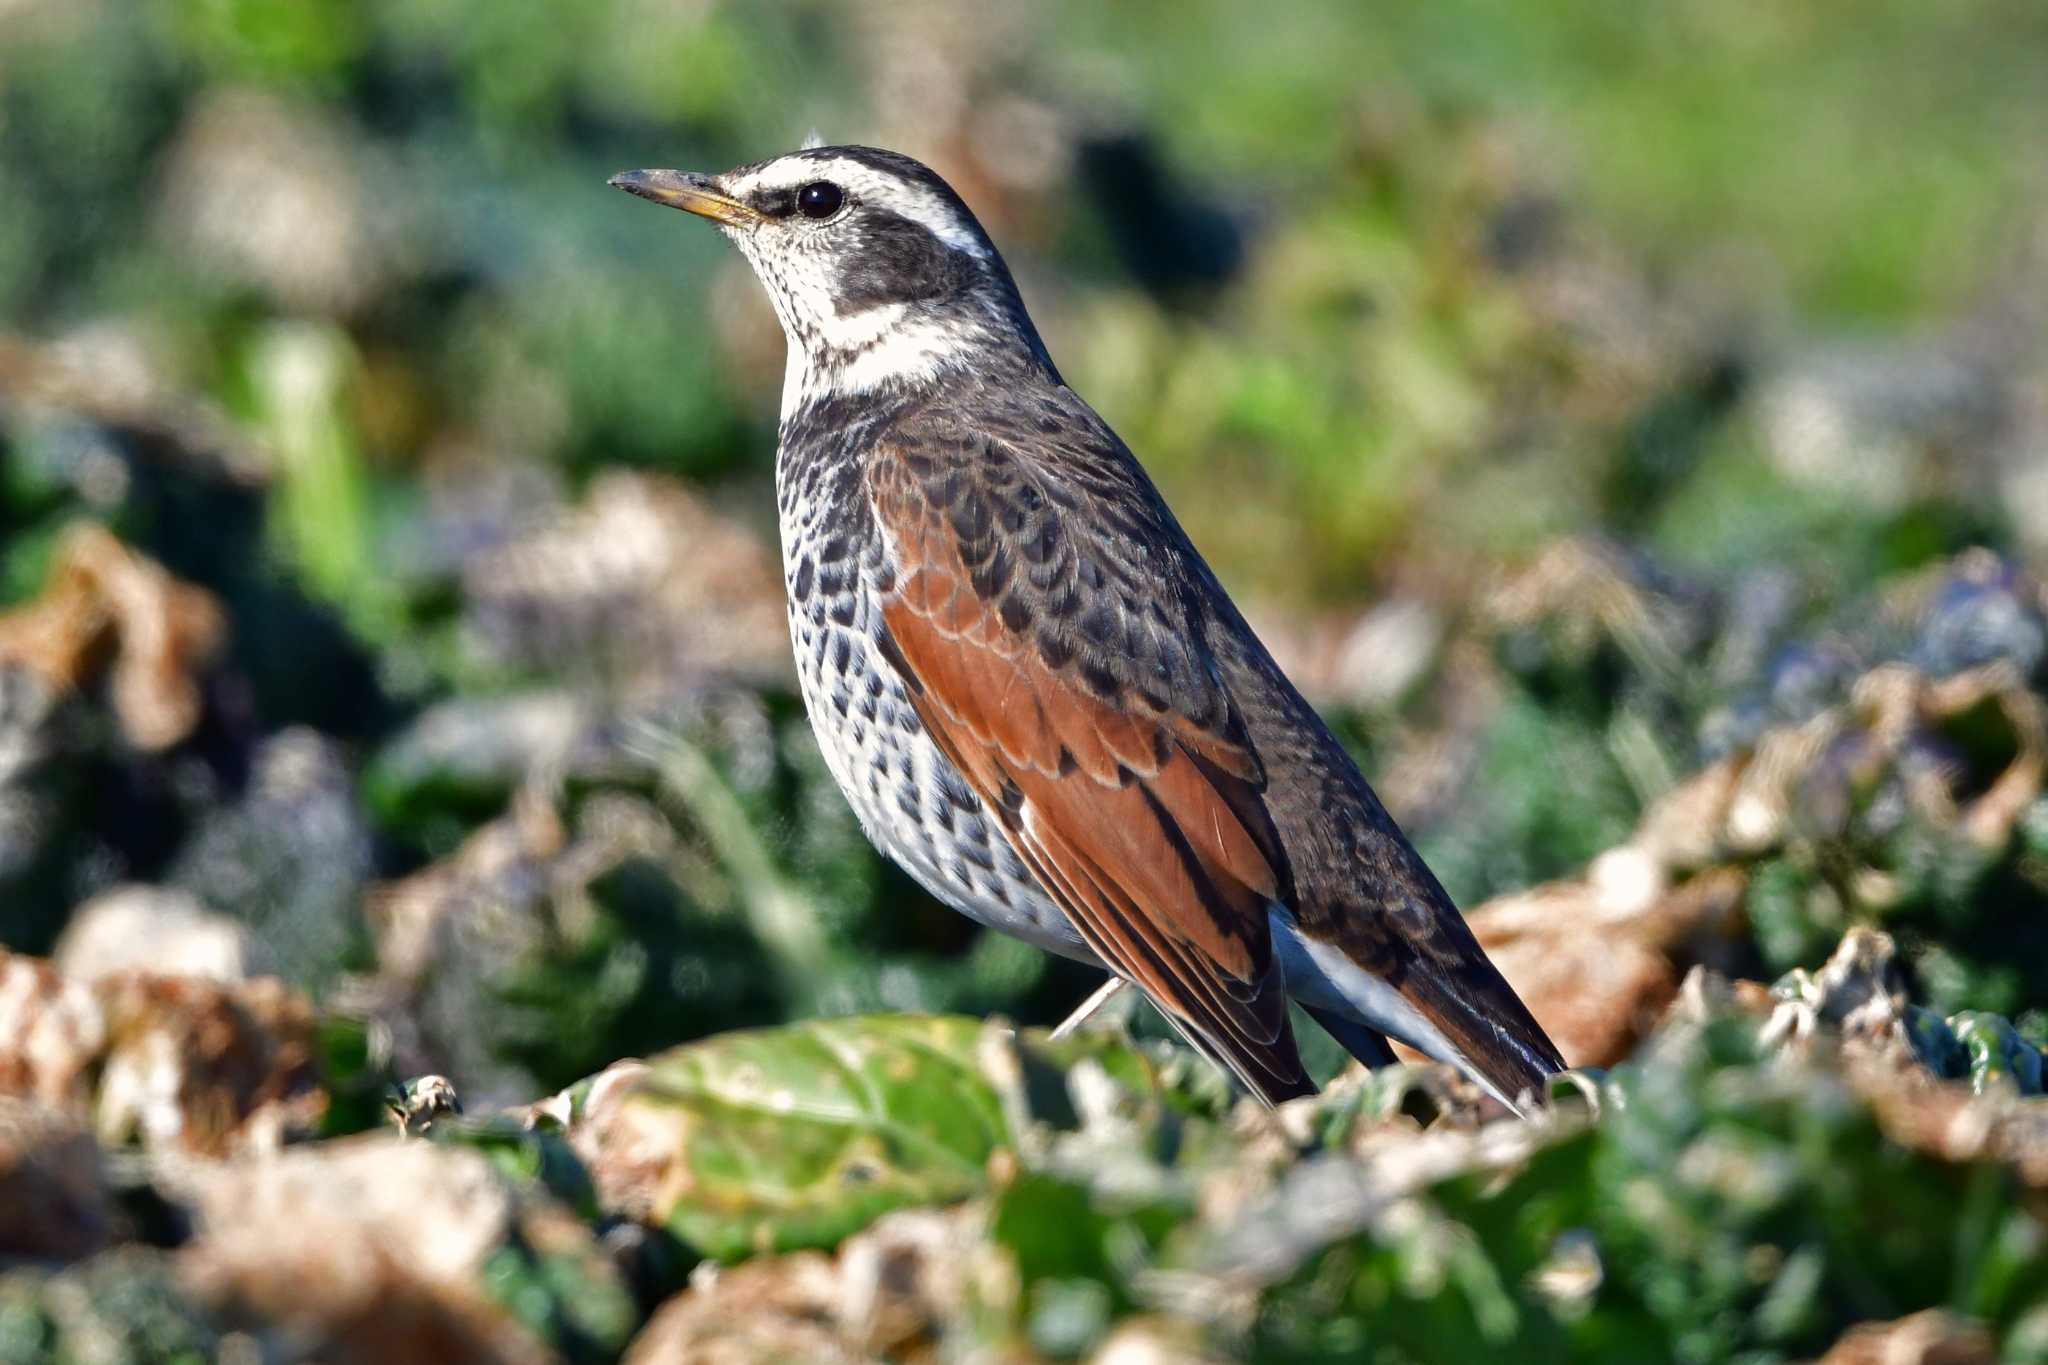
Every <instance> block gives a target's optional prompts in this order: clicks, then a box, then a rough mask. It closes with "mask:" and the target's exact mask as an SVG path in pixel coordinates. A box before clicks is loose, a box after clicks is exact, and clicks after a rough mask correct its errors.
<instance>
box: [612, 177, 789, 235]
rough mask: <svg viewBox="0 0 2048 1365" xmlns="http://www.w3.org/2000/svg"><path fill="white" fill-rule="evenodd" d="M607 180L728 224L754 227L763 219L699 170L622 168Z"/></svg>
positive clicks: (630, 191)
mask: <svg viewBox="0 0 2048 1365" xmlns="http://www.w3.org/2000/svg"><path fill="white" fill-rule="evenodd" d="M605 183H606V184H607V185H610V186H612V187H613V188H614V189H621V190H624V191H625V192H626V193H628V194H637V195H639V196H640V197H641V198H642V199H652V200H653V201H654V202H655V203H657V204H666V205H668V206H669V207H670V208H672V209H681V210H682V211H683V212H685V213H694V214H696V215H697V216H698V217H700V218H709V219H710V220H711V221H712V222H714V223H721V224H723V225H725V226H726V227H752V226H754V224H756V223H758V222H760V221H761V215H760V214H758V213H756V212H755V211H754V210H753V209H751V208H749V207H747V205H745V204H742V203H741V202H740V201H739V200H737V199H735V198H733V197H732V196H731V195H729V194H727V193H725V192H724V191H722V190H720V189H719V188H718V182H717V181H715V180H713V179H712V178H711V177H710V176H708V175H704V174H701V173H699V172H697V171H620V172H619V173H618V174H617V175H615V176H613V177H612V178H611V179H610V180H607V181H606V182H605Z"/></svg>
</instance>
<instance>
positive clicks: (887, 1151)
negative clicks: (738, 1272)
mask: <svg viewBox="0 0 2048 1365" xmlns="http://www.w3.org/2000/svg"><path fill="white" fill-rule="evenodd" d="M1008 1036H1009V1035H1008V1030H1007V1029H1004V1028H1002V1026H1000V1025H993V1024H988V1023H984V1022H983V1021H982V1020H979V1019H966V1018H958V1017H951V1016H929V1015H871V1016H858V1017H852V1018H842V1019H819V1020H811V1021H808V1022H804V1023H798V1024H791V1025H787V1026H785V1027H781V1028H773V1029H758V1030H744V1031H740V1032H734V1033H727V1034H723V1035H721V1036H719V1037H717V1038H712V1039H707V1040H705V1041H703V1042H699V1043H692V1044H689V1045H687V1046H684V1047H680V1048H676V1049H674V1050H673V1051H670V1052H667V1053H663V1054H662V1055H660V1056H658V1057H655V1058H654V1059H653V1060H652V1061H651V1062H649V1063H648V1064H647V1066H646V1069H645V1070H644V1071H642V1072H640V1073H639V1074H637V1075H626V1076H624V1078H623V1079H619V1080H618V1081H617V1082H616V1083H609V1082H608V1080H607V1078H604V1077H600V1078H598V1079H597V1080H594V1081H592V1082H589V1083H586V1084H585V1085H584V1086H579V1087H576V1088H575V1089H574V1090H573V1091H572V1097H573V1098H574V1100H575V1104H576V1108H577V1110H578V1112H577V1113H576V1115H575V1117H574V1119H573V1120H572V1122H571V1125H570V1128H571V1133H572V1136H573V1137H574V1139H575V1141H576V1142H577V1145H578V1147H579V1149H580V1150H582V1151H583V1152H584V1153H585V1156H586V1159H587V1160H588V1161H589V1162H590V1165H591V1169H592V1171H593V1173H594V1175H595V1176H596V1179H597V1183H598V1187H599V1191H600V1197H601V1199H602V1200H603V1201H604V1202H605V1203H606V1205H607V1206H608V1207H611V1208H615V1209H617V1208H624V1209H627V1210H629V1211H631V1212H632V1213H633V1214H634V1215H635V1216H637V1217H640V1218H641V1219H642V1220H643V1221H646V1222H649V1223H654V1224H657V1225H660V1226H662V1227H665V1228H666V1229H667V1230H668V1231H670V1232H672V1233H673V1234H675V1235H676V1236H677V1237H679V1238H681V1239H682V1240H683V1241H685V1242H687V1243H688V1244H690V1245H691V1246H693V1247H695V1248H696V1249H697V1250H698V1251H700V1252H702V1253H703V1254H705V1255H707V1256H712V1257H716V1258H719V1259H722V1260H730V1259H735V1258H738V1257H742V1256H746V1255H748V1254H751V1253H756V1252H768V1251H786V1250H791V1249H795V1248H798V1247H812V1246H831V1245H833V1244H834V1243H836V1242H837V1241H838V1240H839V1239H840V1238H842V1237H844V1236H846V1235H847V1234H848V1233H850V1232H853V1231H855V1230H856V1229H858V1228H861V1227H863V1226H865V1225H866V1224H867V1223H868V1222H870V1221H871V1220H873V1219H874V1218H875V1217H877V1216H878V1215H880V1214H882V1213H884V1212H887V1211H888V1210H890V1209H895V1208H902V1207H906V1206H911V1205H920V1204H935V1203H943V1202H948V1201H951V1200H956V1199H961V1198H965V1197H966V1196H968V1195H971V1194H975V1193H977V1192H979V1191H981V1190H983V1189H985V1188H987V1186H988V1183H989V1177H988V1166H989V1158H990V1157H991V1156H993V1155H994V1154H995V1153H996V1152H997V1151H998V1150H999V1149H1002V1148H1005V1147H1009V1146H1012V1145H1013V1144H1014V1143H1015V1141H1016V1138H1017V1133H1016V1132H1015V1131H1014V1128H1015V1126H1023V1125H1026V1124H1029V1123H1031V1122H1034V1121H1036V1115H1037V1114H1038V1113H1040V1112H1042V1109H1041V1106H1039V1105H1037V1104H1033V1103H1031V1102H1030V1100H1029V1098H1028V1097H1026V1098H1025V1101H1024V1103H1022V1104H1019V1103H1018V1102H1017V1100H1018V1098H1019V1097H1017V1096H1015V1095H1012V1096H1010V1097H1009V1098H1010V1103H1009V1104H1008V1105H1007V1106H1006V1102H1005V1101H1006V1094H1005V1090H1004V1089H1003V1085H1005V1084H1015V1076H1016V1074H1018V1070H1019V1069H1018V1068H1017V1067H1016V1066H1015V1065H1014V1063H1013V1064H1012V1065H1011V1066H1010V1067H1008V1068H1007V1073H1006V1071H1005V1069H1004V1068H993V1067H991V1066H988V1065H985V1063H984V1058H987V1057H989V1056H990V1055H991V1053H990V1051H989V1049H990V1046H991V1045H992V1044H999V1043H1001V1042H1002V1041H1003V1040H1004V1039H1005V1038H1007V1037H1008ZM1095 1050H1096V1051H1097V1052H1098V1053H1099V1054H1101V1055H1102V1059H1103V1061H1104V1066H1105V1069H1106V1070H1108V1071H1109V1072H1110V1074H1111V1075H1112V1076H1116V1077H1118V1078H1119V1079H1122V1080H1124V1081H1125V1082H1126V1083H1129V1082H1131V1081H1136V1082H1138V1083H1139V1084H1141V1085H1142V1084H1145V1083H1146V1081H1147V1078H1149V1076H1150V1074H1151V1073H1150V1071H1149V1068H1148V1067H1146V1065H1145V1064H1144V1062H1143V1059H1142V1058H1140V1057H1138V1056H1137V1055H1136V1054H1135V1053H1132V1052H1131V1051H1130V1050H1129V1049H1128V1048H1126V1047H1124V1046H1123V1045H1122V1044H1120V1043H1113V1042H1105V1043H1103V1044H1100V1045H1098V1046H1097V1047H1096V1049H1095ZM1061 1055H1062V1058H1063V1059H1064V1057H1065V1054H1064V1053H1062V1054H1061ZM998 1077H1004V1079H1003V1080H1001V1081H999V1079H998ZM1012 1114H1015V1115H1017V1117H1016V1118H1014V1119H1013V1118H1012V1117H1011V1115H1012ZM1063 1117H1064V1116H1063Z"/></svg>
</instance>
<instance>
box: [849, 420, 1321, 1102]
mask: <svg viewBox="0 0 2048 1365" xmlns="http://www.w3.org/2000/svg"><path fill="white" fill-rule="evenodd" d="M982 458H983V459H984V460H987V459H988V458H990V457H989V456H987V455H984V456H982ZM871 460H872V462H871V464H870V466H869V491H870V496H871V506H872V509H873V511H874V514H875V516H876V518H877V521H878V524H879V527H880V529H881V532H882V534H883V536H884V537H885V539H886V540H887V542H888V544H889V546H890V550H891V558H892V561H893V564H894V566H895V569H896V573H897V582H896V584H895V588H894V591H893V592H892V593H890V594H889V595H888V596H887V597H886V598H885V601H884V603H883V608H882V615H883V621H884V623H885V626H886V631H887V641H886V643H887V646H888V647H889V648H890V649H891V652H892V653H893V654H894V655H895V657H896V662H897V664H898V666H899V667H900V668H902V669H903V671H904V672H905V673H906V675H907V676H908V678H909V679H910V680H911V682H912V683H914V684H915V686H914V688H913V697H914V704H915V705H916V707H917V710H918V713H919V716H920V718H921V719H922V720H923V722H924V724H925V728H926V730H927V731H928V732H929V733H930V734H931V736H932V738H933V740H934V742H935V743H937V744H938V745H939V747H940V749H941V750H942V751H943V752H944V753H945V754H946V755H947V757H948V758H949V759H950V760H952V762H953V763H954V765H955V766H956V767H958V768H959V770H960V772H961V774H962V775H963V776H964V777H965V778H966V779H967V781H968V783H969V784H970V785H971V786H973V787H974V788H975V790H976V791H977V793H978V794H979V795H980V796H981V797H982V799H983V800H984V801H985V802H986V803H987V804H988V805H989V807H990V809H991V810H992V811H993V812H994V813H995V815H996V818H997V819H998V821H999V822H1000V823H1001V824H1002V826H1003V828H1004V832H1005V835H1006V837H1007V838H1008V839H1009V840H1010V842H1011V844H1012V845H1013V846H1014V847H1015V848H1016V850H1017V852H1018V854H1019V856H1020V857H1022V858H1023V859H1024V861H1025V863H1026V864H1027V865H1028V866H1029V867H1030V868H1031V869H1032V871H1033V873H1034V875H1035V876H1036V877H1037V878H1038V880H1039V881H1040V883H1041V884H1042V885H1043V886H1044V887H1045V888H1046V890H1047V891H1048V892H1049V893H1050V894H1051V895H1052V896H1053V897H1054V899H1055V900H1057V901H1058V902H1059V903H1060V905H1061V908H1062V909H1064V910H1065V911H1066V912H1067V914H1068V916H1069V918H1070V919H1072V920H1073V922H1074V925H1075V927H1076V928H1077V929H1078V930H1079V931H1080V933H1081V934H1082V936H1083V937H1084V938H1085V939H1086V940H1087V941H1088V942H1089V944H1090V946H1092V947H1093V948H1094V949H1095V950H1096V952H1097V953H1098V954H1099V955H1100V956H1101V957H1102V958H1103V959H1104V961H1106V962H1108V963H1110V964H1111V965H1112V966H1114V967H1115V968H1116V969H1117V970H1118V971H1119V972H1120V973H1121V974H1123V975H1124V976H1126V977H1128V978H1129V979H1131V980H1132V981H1135V982H1136V983H1137V984H1139V985H1140V986H1141V987H1143V988H1144V989H1145V991H1146V992H1147V993H1148V994H1149V995H1150V996H1151V997H1152V998H1153V1000H1154V1001H1155V1002H1156V1003H1158V1004H1159V1006H1160V1007H1161V1009H1162V1010H1164V1011H1165V1012H1166V1013H1167V1015H1168V1016H1169V1018H1171V1019H1172V1020H1173V1021H1174V1023H1175V1024H1176V1026H1177V1027H1179V1028H1180V1029H1181V1030H1182V1031H1183V1032H1185V1033H1188V1034H1189V1035H1190V1036H1191V1038H1193V1040H1194V1041H1196V1042H1197V1043H1198V1044H1199V1045H1200V1046H1202V1047H1203V1048H1204V1049H1205V1050H1207V1051H1208V1052H1210V1053H1211V1054H1212V1055H1214V1056H1215V1057H1217V1059H1218V1060H1219V1061H1222V1062H1223V1063H1225V1064H1226V1065H1227V1066H1228V1067H1229V1068H1230V1069H1231V1070H1232V1071H1233V1072H1235V1073H1236V1074H1237V1075H1238V1077H1239V1078H1240V1079H1241V1080H1242V1081H1243V1082H1244V1083H1245V1084H1246V1085H1247V1086H1248V1087H1249V1088H1250V1089H1252V1090H1253V1091H1254V1093H1257V1094H1259V1095H1260V1096H1262V1097H1263V1098H1265V1099H1266V1100H1268V1101H1269V1102H1272V1101H1277V1100H1280V1099H1284V1098H1288V1097H1290V1096H1293V1095H1299V1094H1307V1093H1310V1092H1311V1091H1312V1090H1313V1086H1312V1085H1311V1084H1310V1082H1309V1080H1308V1077H1307V1075H1306V1074H1305V1073H1304V1072H1303V1070H1302V1067H1301V1061H1300V1058H1299V1056H1298V1055H1297V1053H1296V1051H1295V1044H1294V1037H1293V1034H1292V1031H1291V1030H1290V1028H1289V1025H1288V1019H1287V994H1286V987H1285V983H1284V981H1283V980H1282V978H1281V973H1280V971H1279V967H1278V965H1277V963H1276V961H1275V959H1274V954H1273V947H1272V943H1271V939H1270V931H1269V928H1268V925H1267V912H1268V908H1269V906H1270V905H1271V904H1272V903H1273V902H1274V901H1275V900H1277V899H1279V898H1280V897H1281V896H1282V894H1283V891H1284V885H1283V884H1284V882H1285V877H1286V873H1285V861H1284V858H1283V857H1282V856H1281V854H1280V852H1279V845H1278V840H1277V838H1276V837H1275V835H1274V833H1273V830H1272V827H1271V824H1270V822H1269V821H1268V820H1267V819H1266V817H1265V813H1264V808H1263V806H1262V805H1261V804H1260V802H1259V799H1258V790H1257V789H1258V786H1259V785H1260V784H1261V783H1262V781H1263V778H1262V775H1261V773H1260V769H1259V765H1258V761H1257V757H1256V755H1254V754H1253V753H1252V752H1251V750H1250V747H1249V746H1248V745H1247V744H1245V743H1244V742H1243V740H1242V736H1241V734H1239V735H1232V734H1230V733H1228V730H1227V727H1226V728H1220V729H1219V728H1218V726H1219V723H1220V722H1222V721H1223V719H1224V714H1225V713H1227V711H1228V703H1227V700H1226V699H1224V698H1222V697H1221V696H1220V695H1200V696H1196V697H1194V698H1193V699H1192V704H1190V703H1189V702H1188V701H1187V700H1185V699H1183V698H1181V697H1177V696H1175V695H1174V694H1173V685H1174V684H1176V683H1178V684H1180V685H1181V690H1182V691H1185V690H1186V688H1185V682H1186V679H1187V678H1188V677H1190V676H1192V675H1191V672H1190V663H1191V661H1190V660H1189V659H1187V658H1186V657H1185V646H1183V645H1180V644H1178V643H1176V640H1175V635H1176V632H1174V631H1173V629H1172V626H1173V624H1174V623H1173V621H1172V619H1171V617H1170V616H1169V615H1167V614H1166V613H1165V611H1164V610H1163V609H1162V608H1161V607H1160V606H1159V604H1157V603H1156V602H1153V603H1148V604H1144V605H1142V606H1141V605H1140V603H1139V602H1138V600H1137V598H1136V597H1135V596H1133V595H1131V591H1130V590H1131V589H1133V588H1135V589H1136V590H1137V592H1138V593H1140V594H1141V593H1142V591H1143V589H1142V586H1141V585H1132V584H1122V585H1119V584H1118V583H1115V582H1113V581H1112V580H1111V579H1110V577H1109V576H1108V574H1107V573H1106V572H1105V570H1104V569H1103V566H1102V565H1100V564H1098V563H1096V562H1094V561H1093V560H1092V559H1090V558H1089V557H1088V556H1087V555H1086V554H1085V553H1082V552H1077V551H1076V550H1075V548H1074V547H1073V546H1071V545H1068V544H1065V543H1063V542H1062V540H1061V538H1060V534H1059V530H1058V519H1057V516H1056V515H1042V514H1044V513H1046V512H1047V511H1048V509H1046V508H1044V506H1043V503H1042V501H1041V500H1039V499H1038V498H1036V497H1034V496H1033V494H1032V492H1031V491H1030V490H1029V489H1027V488H1023V487H1021V486H1020V485H1018V484H1017V482H1016V479H1017V477H1018V474H1019V471H1018V470H1017V469H1016V468H1015V467H1014V465H1011V466H1007V467H994V468H992V469H991V468H988V467H985V468H983V469H979V470H978V469H976V468H975V467H974V466H973V465H972V464H971V463H967V462H965V461H964V460H963V461H962V462H957V463H949V465H948V466H947V467H945V468H943V469H941V468H937V467H935V465H934V463H933V462H932V461H929V460H923V459H911V460H906V459H904V458H903V457H902V456H901V454H900V453H899V452H894V451H891V450H889V449H887V448H884V449H882V450H879V451H877V452H875V453H874V455H873V456H872V457H871ZM991 473H993V474H994V475H995V476H996V479H997V482H998V483H999V484H1000V481H1001V479H1002V477H1004V476H1008V478H1009V479H1010V481H1011V482H1010V483H1009V486H1008V488H1007V489H1005V488H1003V487H1001V486H998V487H995V488H990V487H987V486H984V485H983V484H982V483H981V482H979V481H978V480H979V479H982V478H986V477H988V475H989V474H991ZM1023 477H1024V478H1026V479H1028V478H1029V475H1028V472H1027V473H1025V474H1024V475H1023ZM1005 492H1008V493H1009V494H1010V495H1011V496H1009V497H1008V498H1007V499H1006V498H1004V497H1003V496H1001V495H1002V494H1003V493H1005ZM1055 510H1056V509H1055ZM1034 514H1041V515H1034ZM1091 599H1093V600H1091ZM1148 614H1149V618H1150V619H1148ZM1048 618H1051V619H1050V621H1049V620H1048ZM1147 626H1156V627H1158V628H1159V629H1158V631H1157V633H1156V634H1154V633H1151V632H1149V631H1148V632H1147V633H1146V634H1145V635H1144V638H1143V640H1142V641H1137V640H1135V639H1134V638H1133V631H1134V630H1137V631H1144V630H1145V629H1146V627H1147ZM1181 628H1182V629H1183V630H1185V629H1186V623H1185V622H1183V623H1181ZM1119 645H1121V646H1123V648H1122V649H1118V648H1116V647H1117V646H1119ZM1138 645H1142V646H1143V648H1137V647H1135V646H1138ZM1147 649H1149V650H1150V651H1152V652H1153V654H1154V655H1156V656H1157V657H1156V666H1155V667H1154V668H1153V669H1152V670H1151V675H1150V677H1149V678H1148V679H1146V680H1145V681H1146V682H1148V683H1153V684H1156V687H1155V686H1146V685H1141V683H1140V680H1139V679H1137V678H1135V677H1132V676H1130V674H1131V672H1132V664H1133V661H1134V660H1137V661H1143V660H1144V659H1145V658H1146V657H1147V655H1146V653H1145V651H1146V650H1147ZM1174 650H1179V651H1181V653H1180V655H1178V656H1176V657H1168V655H1167V653H1166V651H1174ZM1120 672H1121V674H1122V675H1124V676H1119V674H1120Z"/></svg>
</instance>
